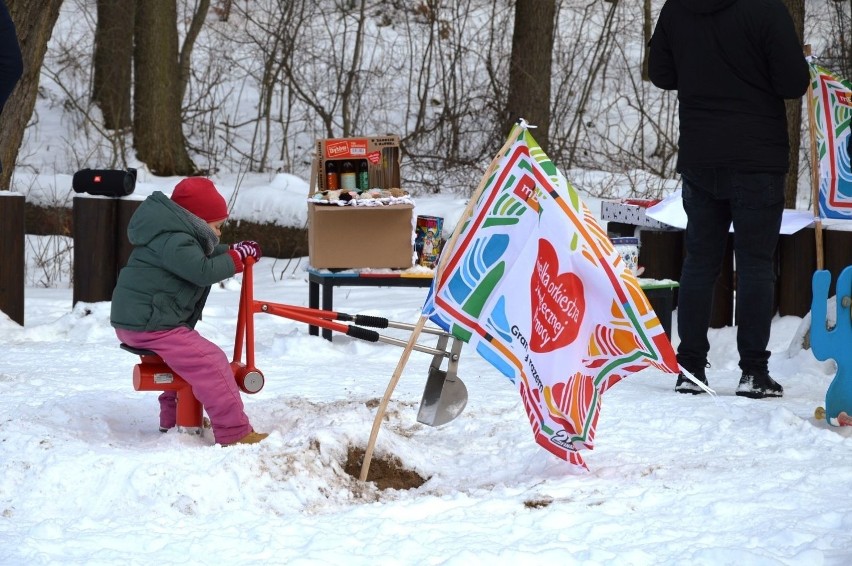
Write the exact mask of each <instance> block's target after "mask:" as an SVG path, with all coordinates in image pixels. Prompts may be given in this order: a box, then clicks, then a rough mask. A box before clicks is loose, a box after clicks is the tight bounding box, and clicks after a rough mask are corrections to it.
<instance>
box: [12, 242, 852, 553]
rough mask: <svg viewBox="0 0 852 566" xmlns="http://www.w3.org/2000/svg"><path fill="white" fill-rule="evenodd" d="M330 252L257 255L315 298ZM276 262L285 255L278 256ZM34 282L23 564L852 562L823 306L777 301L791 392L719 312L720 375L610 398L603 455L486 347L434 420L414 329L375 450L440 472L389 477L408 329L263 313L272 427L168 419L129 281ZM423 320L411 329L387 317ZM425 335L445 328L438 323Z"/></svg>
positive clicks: (637, 383) (20, 346)
mask: <svg viewBox="0 0 852 566" xmlns="http://www.w3.org/2000/svg"><path fill="white" fill-rule="evenodd" d="M305 263H306V261H305V260H302V261H301V263H300V266H299V267H298V268H296V269H293V266H292V265H291V266H290V268H289V269H288V271H287V272H286V274H285V277H284V278H283V279H281V278H280V275H281V273H282V270H281V267H282V262H281V261H280V260H279V262H277V263H274V262H273V260H271V259H269V258H265V259H264V260H262V261H261V262H260V263H259V264H258V266H257V267H256V284H255V296H256V298H258V299H262V300H267V301H272V302H281V303H288V304H296V305H305V306H306V305H307V296H308V292H307V281H306V277H305V274H304V272H303V270H302V268H303V266H304V265H305ZM273 265H274V266H275V267H274V268H273ZM239 289H240V280H239V279H233V280H229V281H228V282H227V283H226V284H225V285H224V287H223V288H218V287H217V288H214V290H213V292H212V294H211V298H210V301H209V303H208V307H207V309H206V311H205V314H204V320H203V321H202V323H201V324H200V326H199V330H200V331H201V332H202V333H204V334H205V335H207V336H208V337H210V338H211V339H213V340H214V341H216V342H217V343H219V344H220V345H221V346H222V347H223V348H224V349H225V351H226V352H228V353H229V356H230V354H231V353H232V352H233V342H234V331H235V312H236V306H237V303H238V298H239ZM425 295H426V290H425V289H375V288H343V289H337V290H336V293H335V305H336V308H337V309H338V310H341V311H345V312H349V313H363V314H373V315H377V316H382V317H386V318H389V319H391V320H396V321H401V322H415V321H416V320H417V317H418V313H419V308H420V306H421V304H422V302H423V300H424V298H425ZM71 296H72V293H71V290H70V289H67V288H62V289H56V288H48V289H45V288H35V287H29V288H27V289H26V314H25V316H26V325H25V327H19V326H18V325H17V324H15V323H13V322H11V321H10V320H9V319H8V318H6V317H5V315H0V342H2V343H3V353H2V357H0V564H30V565H31V564H87V565H90V564H115V563H123V564H247V563H266V564H343V563H346V564H459V565H461V564H464V565H467V564H542V563H544V561H547V560H554V561H557V560H558V561H561V562H566V563H569V564H612V563H616V562H617V563H620V564H649V565H650V564H680V563H690V564H713V565H718V564H803V565H804V564H807V565H820V564H832V565H841V564H848V563H850V560H852V509H850V501H852V496H850V492H849V487H850V479H849V478H850V474H852V466H850V464H849V453H850V449H852V438H850V436H851V435H852V429H829V428H827V427H826V425H825V424H824V423H823V422H818V421H815V420H814V418H813V412H814V408H815V407H817V406H818V405H821V404H822V399H823V396H824V394H825V390H826V388H827V387H828V384H829V383H830V381H831V378H832V376H833V372H834V367H833V364H832V363H831V362H818V361H816V360H815V359H814V358H813V356H812V354H811V353H810V351H807V350H804V351H802V350H798V349H797V348H793V349H792V350H793V352H794V353H793V354H792V356H789V355H788V354H787V352H788V349H789V346H790V343H791V341H793V337H794V336H795V335H796V334H797V330H798V328H799V326H800V323H801V319H799V318H796V317H784V318H778V319H776V321H775V322H774V324H773V328H772V338H771V344H770V348H771V350H772V352H773V356H772V359H771V361H770V369H771V371H772V373H773V375H774V376H775V377H776V378H777V379H778V381H779V382H781V383H782V384H783V385H784V386H785V390H786V391H785V397H784V398H783V399H780V400H777V399H776V400H749V399H744V398H739V397H736V396H734V394H733V393H734V388H735V386H736V383H737V379H738V376H739V373H738V371H737V368H736V348H735V334H734V330H733V329H730V328H728V329H721V330H714V331H713V335H712V339H711V340H712V343H713V350H712V352H711V363H712V366H713V367H712V369H710V370H709V372H708V376H709V379H710V383H711V386H712V387H714V388H715V389H716V391H717V392H718V398H716V399H715V400H714V399H713V398H710V397H708V396H707V395H702V396H697V397H693V396H684V395H678V394H676V393H674V391H673V386H674V379H673V377H672V376H669V375H662V374H659V373H655V372H651V371H646V372H644V373H643V374H639V375H636V376H634V377H631V378H629V379H627V380H625V381H623V382H622V383H619V384H618V385H616V386H615V387H614V388H613V389H612V390H610V391H609V392H607V394H606V395H605V396H604V398H603V411H602V416H601V419H600V422H599V424H598V435H597V438H596V448H595V450H594V451H592V452H588V453H587V454H586V460H587V462H588V464H589V467H590V471H589V472H580V471H577V470H574V469H571V468H569V467H568V466H567V465H566V464H565V463H563V462H562V461H559V460H557V459H556V458H554V457H553V456H551V455H550V454H549V453H547V452H545V451H544V450H543V449H541V448H539V447H538V445H536V444H535V442H534V441H533V437H532V433H531V430H530V427H529V424H528V421H527V418H526V415H525V413H524V410H523V407H522V405H521V402H520V399H519V397H518V395H517V393H516V391H515V389H514V386H512V385H511V384H510V383H509V382H508V381H507V380H505V379H504V378H503V377H501V376H500V375H499V374H497V372H496V371H495V370H493V369H491V368H490V366H488V365H487V364H486V363H485V362H484V361H482V360H481V359H479V358H478V357H477V356H476V355H475V354H474V353H473V352H472V351H463V354H462V360H461V368H460V371H459V375H460V376H461V377H462V379H463V380H464V381H465V383H466V384H467V387H468V390H469V393H470V400H469V403H468V406H467V408H466V410H465V411H464V413H463V414H462V415H461V416H460V417H459V418H458V419H457V420H455V421H453V422H452V423H450V424H448V425H445V426H443V427H440V428H430V427H427V426H424V425H421V424H419V423H417V421H416V413H417V407H418V403H419V400H420V395H421V393H422V387H423V384H424V382H425V378H426V369H427V366H428V363H429V361H430V356H428V355H426V354H421V353H417V352H415V353H413V354H412V355H411V359H410V362H409V364H408V366H407V368H406V371H405V373H404V374H403V377H402V379H401V380H400V383H399V385H398V387H397V389H396V391H395V392H394V394H393V396H392V399H391V403H390V407H389V412H388V417H387V419H386V420H385V422H384V423H383V424H382V428H381V430H380V432H379V435H378V443H377V447H376V454H375V456H374V458H388V457H391V456H394V457H396V458H398V459H399V461H400V463H401V464H402V466H403V467H404V468H406V469H409V470H413V471H415V472H417V473H418V474H420V475H421V476H423V477H424V478H426V479H427V481H426V482H425V483H424V484H423V485H422V486H420V487H418V488H416V489H410V490H399V491H397V490H384V491H382V490H379V489H377V488H376V487H375V486H374V485H373V484H371V483H368V484H363V483H361V482H359V481H357V479H354V478H353V477H352V476H350V475H349V474H347V473H346V472H345V471H344V470H343V466H344V464H345V462H346V458H347V452H348V450H349V449H350V447H356V448H363V447H365V446H366V444H367V440H368V438H369V434H370V430H371V427H372V423H373V418H374V415H375V408H374V407H375V401H376V400H377V399H380V398H381V397H382V395H383V394H384V392H385V388H386V386H387V383H388V381H389V379H390V377H391V375H392V374H393V371H394V368H395V367H396V364H397V361H398V359H399V356H400V354H401V352H402V350H401V349H400V348H397V347H396V346H393V345H388V344H381V343H380V344H373V343H366V342H361V341H356V340H354V339H351V338H348V337H346V336H342V335H335V337H334V340H333V341H332V342H328V341H325V340H322V339H320V338H318V337H312V336H309V335H308V333H307V328H306V326H305V325H304V324H300V323H295V322H291V321H288V320H286V319H282V318H278V317H274V316H269V315H258V316H257V317H256V326H257V330H256V333H257V340H256V346H257V357H256V363H257V367H258V368H259V369H260V370H261V371H262V372H263V373H264V374H265V376H266V380H267V384H266V387H265V388H264V389H263V390H262V391H261V392H260V393H258V394H256V395H254V396H245V402H246V406H247V412H248V414H249V416H250V418H251V419H252V423H253V425H254V426H255V427H256V428H257V429H258V430H261V431H268V432H270V433H271V435H270V437H269V438H268V439H267V440H266V441H265V442H263V443H261V444H259V445H254V446H240V447H230V448H222V447H220V446H216V445H214V444H213V441H212V435H209V434H208V435H206V436H204V437H191V436H188V435H181V434H177V433H174V432H170V433H168V434H161V433H159V432H158V431H157V402H156V393H143V392H135V391H134V390H133V387H132V383H131V374H132V366H133V365H134V364H135V363H136V361H137V358H135V357H134V356H132V355H130V354H128V353H126V352H124V351H122V350H120V349H119V348H118V342H117V340H116V338H115V336H114V334H113V332H112V329H111V328H110V326H109V304H108V303H97V304H79V303H78V304H77V306H76V308H74V309H72V305H71ZM383 332H384V333H385V334H388V335H396V336H399V337H402V338H407V336H406V334H405V333H401V334H400V333H399V331H396V333H395V334H394V331H383ZM424 343H429V341H428V340H426V339H424Z"/></svg>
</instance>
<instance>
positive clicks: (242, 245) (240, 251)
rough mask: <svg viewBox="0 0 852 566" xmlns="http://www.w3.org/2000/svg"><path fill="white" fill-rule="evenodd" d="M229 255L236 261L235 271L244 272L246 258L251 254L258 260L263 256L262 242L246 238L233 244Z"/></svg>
mask: <svg viewBox="0 0 852 566" xmlns="http://www.w3.org/2000/svg"><path fill="white" fill-rule="evenodd" d="M228 255H230V256H231V259H232V260H233V261H234V273H242V272H243V269H245V265H244V263H245V260H246V258H247V257H249V256H251V257H253V258H254V260H255V261H258V260H259V259H260V258H261V257H262V256H263V251H261V249H260V244H258V243H257V242H253V241H251V240H246V241H244V242H237V243H236V244H231V245H230V249H229V250H228Z"/></svg>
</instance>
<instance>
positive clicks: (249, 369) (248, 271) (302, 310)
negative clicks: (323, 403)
mask: <svg viewBox="0 0 852 566" xmlns="http://www.w3.org/2000/svg"><path fill="white" fill-rule="evenodd" d="M253 265H254V260H253V259H252V258H246V263H245V269H244V271H243V284H242V288H241V289H240V306H239V311H238V313H237V332H236V337H235V339H234V357H233V359H232V361H231V370H232V371H233V372H234V379H235V380H236V381H237V385H238V386H239V388H240V390H241V391H243V392H244V393H257V392H258V391H260V390H261V388H263V384H264V377H263V374H262V373H261V372H260V370H258V369H257V368H256V367H255V365H254V315H255V314H256V313H265V314H272V315H276V316H281V317H284V318H289V319H291V320H295V321H298V322H304V323H306V324H309V325H312V326H319V327H321V328H327V329H329V330H333V331H335V332H342V333H344V334H346V335H347V336H350V337H352V338H358V339H360V340H366V341H368V342H383V343H386V344H393V345H395V346H400V347H405V346H406V342H405V341H403V340H400V339H397V338H391V337H388V336H382V335H380V334H379V333H378V332H376V331H375V330H371V329H369V328H362V327H361V326H357V325H363V326H370V327H373V328H397V329H402V330H409V331H411V330H413V328H414V325H411V324H406V323H401V322H393V321H389V320H387V319H386V318H381V317H375V316H368V315H351V314H346V313H342V312H335V311H325V310H319V309H312V308H307V307H299V306H295V305H284V304H280V303H270V302H267V301H256V300H255V299H254V293H253V289H254V277H253ZM340 321H345V322H352V323H354V324H341V322H340ZM422 331H423V332H424V333H426V334H432V335H436V336H437V337H438V343H437V346H436V347H435V348H431V347H429V346H424V345H421V344H414V345H413V348H412V349H413V350H416V351H418V352H424V353H428V354H432V356H433V357H432V363H431V365H430V367H429V374H428V377H427V381H426V386H425V388H424V390H423V397H422V399H421V401H420V409H419V411H418V414H417V420H418V422H421V423H423V424H426V425H430V426H439V425H442V424H445V423H448V422H450V421H451V420H453V419H455V418H456V417H457V416H458V415H460V414H461V412H462V411H463V410H464V408H465V406H466V405H467V388H466V387H465V385H464V383H463V382H462V380H461V379H460V378H459V377H458V376H457V375H456V371H457V369H458V362H459V357H460V356H461V347H462V342H461V341H460V340H459V339H458V338H456V337H455V336H453V335H451V334H449V333H447V332H444V331H443V330H440V329H436V328H423V330H422ZM243 344H245V354H246V359H245V363H243V362H242V361H241V360H242V357H243ZM121 348H122V349H124V350H127V351H128V352H131V353H133V354H136V355H138V356H139V357H140V358H142V363H140V364H137V365H136V366H135V367H134V368H133V388H134V389H135V390H136V391H172V390H174V391H177V427H178V430H180V431H182V432H192V433H196V434H199V433H200V432H201V430H202V422H203V421H202V406H201V403H199V402H198V400H197V399H196V398H195V396H194V395H193V394H192V387H191V386H190V385H189V384H188V383H187V382H186V381H185V380H184V379H183V378H182V377H181V376H179V375H178V374H177V373H175V372H174V371H172V369H171V368H170V367H169V366H168V365H166V363H165V362H164V361H163V359H162V358H160V356H158V355H157V354H156V352H152V351H150V350H140V349H138V348H132V347H130V346H128V345H127V344H121ZM445 358H446V359H447V360H448V362H447V369H446V370H442V369H441V366H442V364H443V360H444V359H445Z"/></svg>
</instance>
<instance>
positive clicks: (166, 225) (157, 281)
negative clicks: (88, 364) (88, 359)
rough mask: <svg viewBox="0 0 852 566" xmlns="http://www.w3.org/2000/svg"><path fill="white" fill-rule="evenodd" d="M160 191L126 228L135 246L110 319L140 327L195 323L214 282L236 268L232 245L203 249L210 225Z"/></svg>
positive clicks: (142, 329)
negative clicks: (211, 249)
mask: <svg viewBox="0 0 852 566" xmlns="http://www.w3.org/2000/svg"><path fill="white" fill-rule="evenodd" d="M191 218H194V217H192V216H191V215H190V213H188V212H187V211H186V210H185V209H183V208H182V207H181V206H180V205H178V204H175V203H174V202H172V200H171V199H169V198H168V197H167V196H165V195H164V194H163V193H161V192H160V191H155V192H154V193H153V194H152V195H151V196H149V197H148V198H147V199H145V202H143V203H142V204H141V205H140V206H139V208H138V209H137V210H136V212H135V213H134V214H133V217H132V218H131V219H130V224H129V225H128V227H127V236H128V238H129V239H130V243H131V244H133V251H132V252H131V254H130V258H129V259H128V261H127V265H126V266H125V267H123V268H122V270H121V273H119V276H118V283H117V284H116V286H115V290H114V291H113V294H112V311H111V314H110V322H111V324H112V326H114V327H116V328H123V329H125V330H133V331H137V332H145V331H153V330H171V329H173V328H177V327H178V326H186V327H189V328H194V327H195V325H196V323H197V322H198V320H199V319H200V318H201V311H202V309H203V308H204V303H205V302H206V301H207V295H208V294H209V293H210V286H211V285H213V283H218V282H219V281H222V280H224V279H227V278H228V277H231V276H233V275H234V273H235V272H236V266H235V265H234V260H233V259H231V255H230V254H228V253H225V252H227V250H228V246H227V245H224V244H217V245H216V246H215V247H214V249H213V251H212V253H211V254H210V255H209V256H208V255H206V254H205V253H204V252H205V250H204V243H205V241H206V240H207V238H206V235H205V233H204V228H206V225H204V224H201V225H200V226H199V225H196V224H199V223H203V221H202V220H200V219H199V222H196V223H195V224H193V222H191V220H190V219H191Z"/></svg>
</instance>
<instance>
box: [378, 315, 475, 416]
mask: <svg viewBox="0 0 852 566" xmlns="http://www.w3.org/2000/svg"><path fill="white" fill-rule="evenodd" d="M383 320H384V319H383ZM386 324H387V327H388V328H399V329H402V330H408V331H413V330H414V325H412V324H406V323H404V322H394V321H386ZM422 332H424V333H425V334H435V335H437V336H438V343H437V344H436V346H435V347H434V348H430V347H429V346H424V345H422V344H414V347H413V349H414V350H415V351H418V352H424V353H427V354H432V363H431V364H429V375H428V376H427V378H426V386H425V387H424V388H423V397H422V398H421V399H420V409H419V410H418V411H417V422H419V423H422V424H425V425H429V426H441V425H442V424H447V423H448V422H450V421H452V420H453V419H455V418H456V417H457V416H459V415H460V414H461V413H462V411H464V408H465V407H466V406H467V387H465V384H464V382H463V381H462V380H461V378H460V377H459V376H458V375H457V372H458V366H459V358H460V357H461V349H462V346H463V345H464V342H462V341H461V340H459V339H458V338H456V337H455V336H453V335H451V334H448V333H446V332H444V331H443V330H439V329H436V328H424V329H423V330H422ZM451 339H452V344H451V346H450V349H449V350H447V343H448V342H449V341H450V340H451ZM377 341H378V342H383V343H385V344H394V345H396V346H400V347H405V346H406V344H407V343H406V342H405V341H404V340H399V339H397V338H391V337H388V336H381V335H379V337H378V340H377ZM444 358H447V369H446V370H442V369H441V365H442V364H443V361H444Z"/></svg>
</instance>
